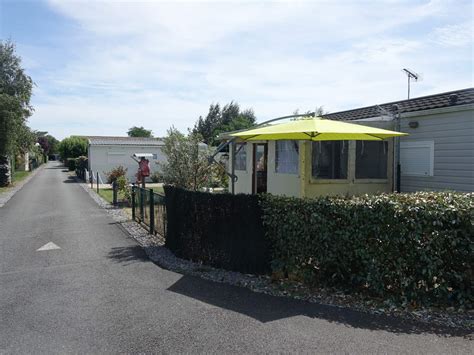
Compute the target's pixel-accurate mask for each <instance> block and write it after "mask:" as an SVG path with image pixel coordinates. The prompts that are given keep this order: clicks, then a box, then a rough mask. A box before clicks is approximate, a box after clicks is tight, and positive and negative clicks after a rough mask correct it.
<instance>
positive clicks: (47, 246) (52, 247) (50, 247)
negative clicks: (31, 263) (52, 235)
mask: <svg viewBox="0 0 474 355" xmlns="http://www.w3.org/2000/svg"><path fill="white" fill-rule="evenodd" d="M56 249H61V248H60V247H58V246H57V245H56V244H54V243H53V242H49V243H47V244H45V245H43V246H42V247H41V248H39V249H38V250H37V251H45V250H56Z"/></svg>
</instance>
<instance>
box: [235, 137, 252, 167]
mask: <svg viewBox="0 0 474 355" xmlns="http://www.w3.org/2000/svg"><path fill="white" fill-rule="evenodd" d="M240 146H242V148H241V149H240V151H239V147H240ZM242 151H243V153H245V159H244V160H243V161H244V162H245V169H240V168H237V155H238V154H239V153H242ZM233 153H235V156H234V162H233V163H234V170H235V171H244V172H247V169H248V168H247V166H248V164H247V142H238V143H235V150H234V152H233Z"/></svg>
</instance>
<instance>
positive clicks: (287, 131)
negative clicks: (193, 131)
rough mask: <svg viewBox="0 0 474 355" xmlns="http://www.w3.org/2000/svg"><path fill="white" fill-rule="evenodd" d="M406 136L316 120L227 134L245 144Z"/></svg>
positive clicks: (342, 123)
mask: <svg viewBox="0 0 474 355" xmlns="http://www.w3.org/2000/svg"><path fill="white" fill-rule="evenodd" d="M406 135H407V134H406V133H401V132H395V131H388V130H385V129H380V128H374V127H368V126H363V125H359V124H353V123H346V122H341V121H332V120H324V119H320V118H310V119H300V120H295V121H289V122H285V123H279V124H274V125H269V126H264V127H259V128H254V129H249V130H246V131H241V132H236V133H232V134H230V136H232V137H237V138H240V139H243V140H247V141H256V140H287V139H288V140H311V141H339V140H350V141H352V140H364V141H380V140H383V139H385V138H390V137H399V136H406Z"/></svg>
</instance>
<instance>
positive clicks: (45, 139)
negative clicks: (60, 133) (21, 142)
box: [36, 132, 59, 156]
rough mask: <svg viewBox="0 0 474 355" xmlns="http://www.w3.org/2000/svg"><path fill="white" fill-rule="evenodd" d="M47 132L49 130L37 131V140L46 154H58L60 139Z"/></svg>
mask: <svg viewBox="0 0 474 355" xmlns="http://www.w3.org/2000/svg"><path fill="white" fill-rule="evenodd" d="M47 133H48V132H37V134H36V135H37V137H38V138H37V142H38V143H39V145H40V146H41V148H42V149H43V152H44V154H45V155H46V156H48V155H51V154H57V153H58V145H59V141H58V140H57V139H56V138H54V137H53V136H52V135H49V134H47Z"/></svg>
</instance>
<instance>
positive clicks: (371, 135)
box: [366, 133, 383, 141]
mask: <svg viewBox="0 0 474 355" xmlns="http://www.w3.org/2000/svg"><path fill="white" fill-rule="evenodd" d="M366 135H368V136H370V137H374V138H377V139H379V140H381V141H383V138H380V137H377V136H375V135H373V134H369V133H366Z"/></svg>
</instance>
